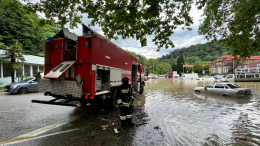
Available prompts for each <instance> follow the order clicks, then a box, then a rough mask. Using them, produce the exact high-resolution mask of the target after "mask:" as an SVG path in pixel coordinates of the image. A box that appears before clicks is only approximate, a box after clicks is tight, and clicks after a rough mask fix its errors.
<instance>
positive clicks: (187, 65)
mask: <svg viewBox="0 0 260 146" xmlns="http://www.w3.org/2000/svg"><path fill="white" fill-rule="evenodd" d="M193 66H194V65H192V64H185V67H193Z"/></svg>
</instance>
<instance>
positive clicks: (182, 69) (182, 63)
mask: <svg viewBox="0 0 260 146" xmlns="http://www.w3.org/2000/svg"><path fill="white" fill-rule="evenodd" d="M181 64H182V73H183V74H184V64H183V63H181Z"/></svg>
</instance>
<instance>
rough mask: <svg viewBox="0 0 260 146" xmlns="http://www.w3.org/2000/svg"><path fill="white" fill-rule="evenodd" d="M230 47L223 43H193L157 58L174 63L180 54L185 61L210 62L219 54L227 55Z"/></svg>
mask: <svg viewBox="0 0 260 146" xmlns="http://www.w3.org/2000/svg"><path fill="white" fill-rule="evenodd" d="M229 50H230V49H229V48H228V47H225V45H224V44H223V43H214V44H213V43H209V42H208V43H205V44H197V45H192V46H190V47H187V48H180V49H176V50H174V51H172V52H170V53H169V54H167V55H163V56H162V57H160V58H157V60H158V61H159V62H165V63H169V64H173V63H176V62H177V59H178V57H179V56H180V54H182V56H183V57H184V60H185V63H188V64H199V63H202V62H210V61H213V60H215V59H216V58H217V57H218V56H221V55H226V54H227V53H228V51H229Z"/></svg>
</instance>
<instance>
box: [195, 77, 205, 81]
mask: <svg viewBox="0 0 260 146" xmlns="http://www.w3.org/2000/svg"><path fill="white" fill-rule="evenodd" d="M196 80H199V81H202V80H204V78H203V77H200V78H196Z"/></svg>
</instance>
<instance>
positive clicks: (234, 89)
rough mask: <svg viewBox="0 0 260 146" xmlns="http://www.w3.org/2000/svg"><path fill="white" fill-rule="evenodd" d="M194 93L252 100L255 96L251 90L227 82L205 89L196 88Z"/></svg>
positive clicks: (211, 84) (207, 86) (213, 84)
mask: <svg viewBox="0 0 260 146" xmlns="http://www.w3.org/2000/svg"><path fill="white" fill-rule="evenodd" d="M194 92H196V93H206V94H214V95H222V96H232V97H243V98H250V97H252V96H253V95H252V92H251V89H248V88H240V87H239V86H238V85H236V84H233V83H226V82H225V83H221V82H217V83H210V84H208V85H206V86H205V87H196V88H194Z"/></svg>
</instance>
